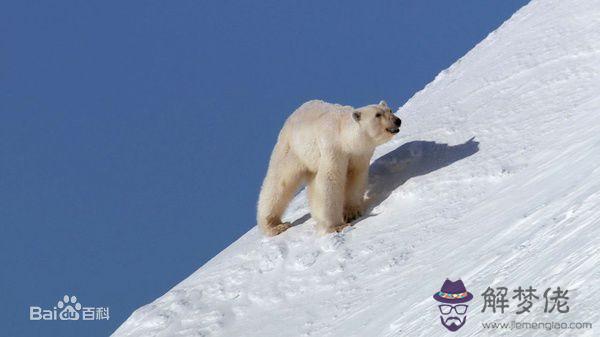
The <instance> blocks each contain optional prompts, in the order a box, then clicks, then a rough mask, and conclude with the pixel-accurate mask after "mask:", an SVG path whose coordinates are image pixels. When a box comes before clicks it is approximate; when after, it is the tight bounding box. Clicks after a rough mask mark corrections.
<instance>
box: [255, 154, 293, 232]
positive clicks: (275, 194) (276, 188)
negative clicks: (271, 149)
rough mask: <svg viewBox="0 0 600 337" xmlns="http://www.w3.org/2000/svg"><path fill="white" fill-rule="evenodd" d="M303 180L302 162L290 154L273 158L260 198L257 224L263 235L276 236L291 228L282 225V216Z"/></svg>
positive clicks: (286, 224)
mask: <svg viewBox="0 0 600 337" xmlns="http://www.w3.org/2000/svg"><path fill="white" fill-rule="evenodd" d="M303 178H304V174H303V168H302V166H301V165H300V162H299V161H297V160H296V158H293V156H292V155H291V154H290V153H289V152H287V153H285V154H284V155H283V156H279V155H275V156H274V157H273V158H272V162H271V163H270V164H269V169H268V171H267V176H266V177H265V180H264V182H263V185H262V188H261V190H260V195H259V197H258V212H257V222H258V226H259V227H260V229H261V230H262V231H263V233H265V234H266V235H268V236H275V235H278V234H280V233H282V232H284V231H285V230H287V229H288V228H290V226H291V225H290V224H289V223H282V221H281V216H282V215H283V213H284V212H285V209H286V207H287V205H288V204H289V202H290V201H291V200H292V198H293V197H294V193H295V192H296V190H297V189H298V187H299V186H300V184H301V183H302V181H303Z"/></svg>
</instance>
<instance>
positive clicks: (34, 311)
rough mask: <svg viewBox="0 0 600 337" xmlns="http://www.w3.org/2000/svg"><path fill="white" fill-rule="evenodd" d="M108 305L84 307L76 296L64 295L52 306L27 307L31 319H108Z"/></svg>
mask: <svg viewBox="0 0 600 337" xmlns="http://www.w3.org/2000/svg"><path fill="white" fill-rule="evenodd" d="M109 318H110V315H109V309H108V307H84V306H83V305H82V304H81V303H80V302H79V301H78V299H77V296H69V295H65V296H63V298H62V299H61V300H59V301H58V302H57V303H56V306H53V307H52V308H48V309H44V308H42V307H38V306H31V307H29V320H31V321H79V320H82V321H94V320H108V319H109Z"/></svg>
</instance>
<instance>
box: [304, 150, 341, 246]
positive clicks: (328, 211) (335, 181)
mask: <svg viewBox="0 0 600 337" xmlns="http://www.w3.org/2000/svg"><path fill="white" fill-rule="evenodd" d="M336 159H337V160H336ZM346 168H347V161H345V160H339V158H336V157H335V156H329V157H327V156H322V157H321V162H320V163H319V168H318V169H317V174H316V175H315V177H314V179H313V181H312V182H311V186H310V189H311V190H312V191H310V193H309V194H310V197H311V200H310V204H311V208H312V210H311V212H312V216H313V217H314V218H315V220H316V221H317V231H318V232H319V233H320V234H326V233H332V232H339V231H341V230H342V229H343V228H344V227H346V226H348V225H349V224H348V223H347V222H346V221H344V217H343V211H344V187H345V184H346Z"/></svg>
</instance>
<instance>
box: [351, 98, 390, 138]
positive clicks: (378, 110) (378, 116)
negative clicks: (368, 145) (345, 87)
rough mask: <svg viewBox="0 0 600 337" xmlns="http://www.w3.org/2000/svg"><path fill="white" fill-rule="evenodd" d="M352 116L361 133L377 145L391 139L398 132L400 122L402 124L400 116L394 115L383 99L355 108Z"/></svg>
mask: <svg viewBox="0 0 600 337" xmlns="http://www.w3.org/2000/svg"><path fill="white" fill-rule="evenodd" d="M352 118H353V119H354V121H355V122H356V123H358V125H359V128H360V129H361V130H362V131H363V133H364V134H366V135H367V136H368V137H369V138H371V139H372V140H373V142H374V143H375V144H377V145H381V144H383V143H385V142H387V141H389V140H391V139H392V138H393V137H394V135H395V134H397V133H398V132H400V124H402V121H401V120H400V118H398V117H396V116H395V115H394V113H393V112H392V109H390V108H389V107H388V105H387V103H385V101H381V102H379V104H373V105H367V106H365V107H362V108H358V109H356V110H355V111H354V112H353V113H352Z"/></svg>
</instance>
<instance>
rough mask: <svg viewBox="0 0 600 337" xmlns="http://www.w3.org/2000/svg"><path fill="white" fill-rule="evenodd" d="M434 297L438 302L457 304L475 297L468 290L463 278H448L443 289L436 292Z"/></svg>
mask: <svg viewBox="0 0 600 337" xmlns="http://www.w3.org/2000/svg"><path fill="white" fill-rule="evenodd" d="M433 298H434V299H435V300H436V301H438V302H442V303H449V304H456V303H465V302H469V301H470V300H472V299H473V294H471V293H470V292H468V291H467V289H466V288H465V285H464V284H463V281H462V280H460V279H458V280H456V281H454V282H453V281H450V280H449V279H446V281H444V284H443V285H442V289H440V291H438V292H437V293H435V294H434V295H433Z"/></svg>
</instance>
